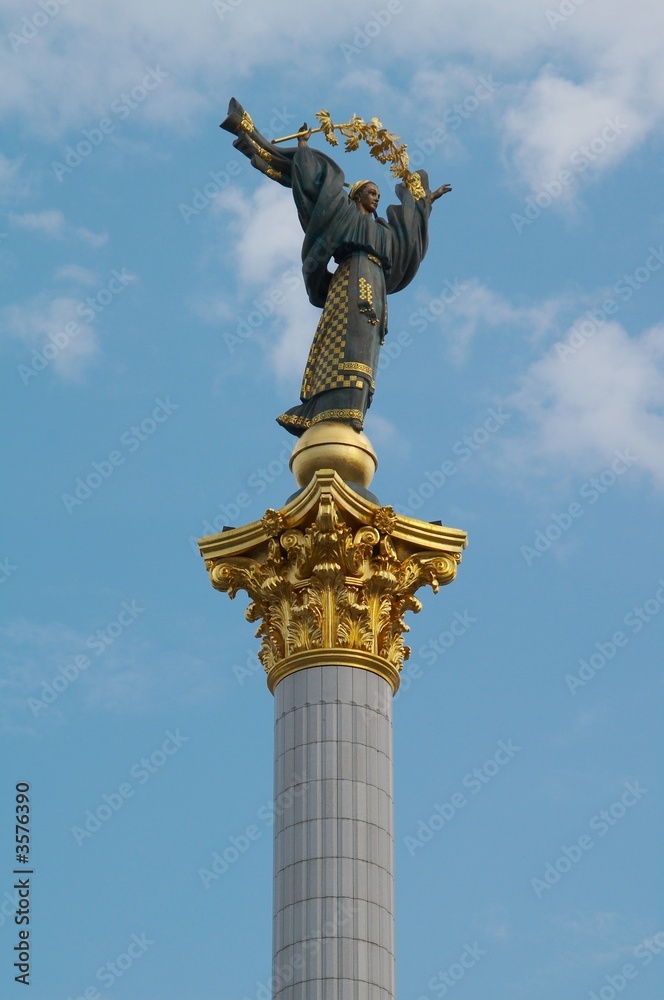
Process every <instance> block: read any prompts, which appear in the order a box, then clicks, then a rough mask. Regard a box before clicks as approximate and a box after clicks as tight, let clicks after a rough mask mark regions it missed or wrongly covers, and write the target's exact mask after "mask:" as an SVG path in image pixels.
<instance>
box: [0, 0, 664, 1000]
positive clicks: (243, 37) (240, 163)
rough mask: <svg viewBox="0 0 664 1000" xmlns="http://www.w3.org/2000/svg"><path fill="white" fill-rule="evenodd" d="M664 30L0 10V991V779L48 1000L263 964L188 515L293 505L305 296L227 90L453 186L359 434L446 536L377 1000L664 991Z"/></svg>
mask: <svg viewBox="0 0 664 1000" xmlns="http://www.w3.org/2000/svg"><path fill="white" fill-rule="evenodd" d="M663 30H664V14H663V13H662V8H661V5H660V4H658V3H655V2H654V0H634V2H633V3H632V4H631V5H630V7H629V11H628V12H626V11H625V8H624V5H622V4H619V3H618V2H617V0H605V2H603V3H602V4H601V6H600V5H599V4H598V3H597V2H593V0H586V2H575V0H562V2H561V3H560V4H559V5H558V4H557V3H555V2H554V4H553V5H552V6H550V7H547V6H546V3H544V2H543V3H541V4H540V3H535V2H532V0H528V2H527V3H523V2H522V0H505V2H504V3H502V4H500V5H496V4H494V3H491V2H489V0H476V2H474V3H462V2H461V0H450V2H448V3H445V4H440V5H435V4H431V3H427V2H425V0H413V2H411V3H409V4H408V5H407V6H406V4H405V3H404V2H403V0H401V3H399V2H397V0H391V3H390V4H389V6H388V5H387V4H386V3H383V0H378V2H377V3H363V2H361V3H356V2H351V0H338V2H337V4H336V5H335V7H334V11H333V10H332V7H330V6H329V5H305V4H304V3H298V2H296V0H284V2H283V3H281V4H268V3H267V2H265V0H227V2H226V0H217V2H216V3H215V4H212V3H210V2H207V0H191V2H189V3H188V4H186V5H184V4H175V3H172V2H170V0H169V2H160V3H157V2H151V0H132V2H131V3H130V2H129V0H118V2H116V3H114V4H113V5H102V4H99V5H92V4H81V3H77V2H75V0H74V2H71V3H62V2H61V0H35V2H34V3H32V4H28V3H25V2H19V0H5V3H4V4H3V13H2V29H1V31H2V34H1V35H0V39H1V41H0V44H1V45H2V46H3V49H4V51H3V58H2V60H1V68H0V114H1V115H2V119H3V130H2V143H1V146H0V203H1V204H0V234H1V235H0V270H1V272H2V277H3V279H4V280H3V288H4V289H5V293H4V296H3V300H2V304H1V306H0V333H1V340H0V343H1V344H2V351H3V361H4V364H3V375H2V379H3V385H2V397H3V401H4V402H5V404H6V417H5V434H4V435H3V448H4V457H3V468H4V470H5V477H4V481H5V491H4V492H5V500H6V507H7V513H6V516H5V519H4V530H3V541H2V545H1V550H0V561H1V569H0V580H1V583H0V592H1V594H2V602H3V615H2V625H1V629H2V639H3V642H2V648H3V670H2V680H1V682H0V683H1V685H2V687H1V694H2V716H1V718H2V727H1V732H2V753H1V755H0V762H1V763H0V768H1V774H2V783H1V788H2V796H1V797H2V802H1V806H0V817H1V820H0V834H1V837H0V843H2V845H4V846H3V847H2V850H0V897H1V898H2V905H0V976H1V977H2V978H1V983H2V995H3V996H6V997H13V996H15V995H16V996H20V995H22V993H21V990H22V989H23V987H22V986H21V985H20V984H16V983H14V979H13V977H14V971H13V969H12V961H13V958H12V956H13V951H12V949H13V947H14V945H15V944H16V941H17V938H16V934H17V928H16V927H15V925H14V923H13V907H14V908H15V903H14V896H13V893H14V890H13V888H12V885H13V876H12V869H13V857H14V854H13V840H14V835H13V820H14V794H15V793H14V789H15V786H16V783H17V782H28V783H29V784H30V786H31V793H30V794H31V797H32V810H33V812H32V816H33V819H32V836H33V849H34V853H33V858H34V875H33V876H32V879H33V884H32V890H33V892H32V911H31V916H32V923H31V932H32V933H31V938H30V941H31V948H32V951H33V959H32V983H33V985H32V991H31V994H30V995H31V996H32V997H33V998H34V1000H67V998H69V997H72V998H75V997H84V996H85V997H88V998H94V1000H96V997H97V996H102V997H106V996H107V995H109V996H110V997H111V998H112V1000H139V998H140V1000H152V998H154V1000H157V998H158V1000H182V998H185V997H196V998H198V1000H255V998H260V997H261V996H264V995H265V986H264V985H263V984H264V983H265V982H266V980H267V979H268V978H269V975H270V957H271V867H272V852H271V809H270V800H271V786H272V711H273V706H272V696H271V695H270V694H269V692H268V690H267V688H266V685H265V682H264V679H263V677H262V673H261V670H259V669H257V662H256V659H255V654H256V651H257V642H256V640H255V639H254V638H253V628H252V626H251V625H249V624H248V623H247V622H246V621H245V620H244V614H243V612H244V607H245V605H246V601H244V600H243V598H242V595H240V596H239V597H238V598H237V600H236V601H235V602H234V603H231V602H229V601H228V600H227V598H225V597H224V596H222V595H219V594H217V593H216V592H215V591H213V590H212V588H211V587H210V585H209V582H208V580H207V577H206V574H205V571H204V569H203V565H202V563H201V560H200V557H199V556H198V554H197V552H196V546H195V539H196V538H198V537H199V536H200V535H202V534H204V533H207V532H209V531H211V530H215V527H220V526H221V525H222V524H224V523H231V524H237V523H244V522H248V521H251V520H255V519H257V518H259V517H261V516H262V514H263V513H264V511H265V510H266V509H267V508H268V507H274V508H276V507H279V506H280V505H282V504H283V502H284V501H285V499H286V498H287V497H288V496H289V495H290V494H291V493H292V492H293V488H294V484H293V480H292V477H291V474H290V473H289V471H288V464H287V459H288V453H289V450H290V447H291V446H292V443H293V439H292V438H291V437H290V436H289V435H287V434H286V433H285V432H284V431H282V430H281V429H280V428H279V427H278V426H277V424H276V423H275V419H274V418H275V417H276V416H277V414H279V413H281V412H282V411H283V410H284V409H286V408H287V407H290V406H292V405H294V404H295V403H296V402H297V395H298V391H299V384H300V378H301V373H302V367H303V364H304V360H305V358H306V352H307V349H308V345H309V343H310V340H311V336H312V333H313V330H314V329H315V324H316V321H317V311H316V310H315V309H314V308H313V307H311V306H310V305H309V304H308V302H307V300H306V296H305V293H304V289H303V286H302V282H301V277H300V273H299V253H300V245H301V232H300V230H299V226H298V223H297V216H296V213H295V209H294V206H293V204H292V200H291V195H290V192H289V191H287V190H285V189H283V188H280V187H279V186H278V185H276V184H274V183H272V182H269V181H267V180H266V179H263V178H261V177H260V176H259V174H258V173H257V172H256V171H254V170H253V169H252V168H251V167H250V166H249V164H248V162H247V161H246V160H245V159H244V158H243V157H241V156H240V154H238V153H237V152H236V151H235V150H234V149H233V148H232V145H231V137H230V136H229V135H228V134H227V133H224V132H221V131H220V130H219V128H218V123H219V122H220V121H221V120H222V119H223V117H224V116H225V114H226V108H227V103H228V100H229V98H230V97H231V96H235V97H237V98H238V99H239V100H240V101H241V103H242V104H243V105H244V106H245V107H246V108H247V109H248V110H249V111H250V113H251V115H252V116H253V117H254V119H255V121H256V123H257V125H258V127H259V128H261V130H262V131H263V132H264V133H267V134H270V135H272V136H278V135H283V134H287V133H290V132H293V131H295V130H296V129H297V127H298V126H299V124H300V123H301V122H302V121H303V120H304V119H306V120H308V121H309V122H313V119H314V115H315V113H316V112H317V111H319V110H320V109H321V108H327V109H328V110H329V111H330V113H331V114H332V116H333V118H334V119H335V120H341V121H345V120H347V118H348V117H349V116H350V115H351V114H352V113H354V112H355V113H357V114H358V115H361V116H363V117H364V118H370V117H371V116H374V115H375V116H378V117H380V118H381V119H382V121H383V123H384V124H385V125H386V127H387V128H389V129H390V130H392V131H393V132H396V133H398V134H399V135H400V136H402V137H403V139H404V141H406V142H407V143H408V146H409V150H410V152H411V153H412V154H413V158H414V163H415V165H416V166H421V167H423V168H425V169H426V170H427V171H428V172H429V174H430V177H431V180H432V183H433V184H436V185H438V184H442V183H444V182H449V183H451V184H452V187H453V192H452V193H451V194H450V195H448V196H446V197H445V198H444V199H443V200H442V201H440V202H438V203H437V204H436V205H435V206H434V210H433V214H432V218H431V226H430V249H429V252H428V255H427V257H426V259H425V261H424V263H423V265H422V267H421V269H420V272H419V274H418V277H417V280H416V281H415V282H414V283H413V284H412V285H411V286H410V287H409V288H408V289H407V290H405V291H404V292H402V293H400V294H398V295H395V296H393V297H391V301H390V334H389V337H388V340H387V343H386V347H385V350H384V353H383V357H382V362H381V371H380V377H379V381H378V386H377V390H376V396H375V401H374V405H373V407H372V409H371V411H370V413H369V415H368V419H367V428H366V429H367V432H368V434H369V437H370V438H371V440H372V442H373V444H374V446H375V448H376V450H377V452H378V455H379V462H380V466H379V469H378V472H377V474H376V477H375V479H374V483H373V487H372V488H373V489H374V491H375V492H376V493H377V495H378V496H379V498H380V500H381V502H382V503H384V504H392V505H393V506H394V507H395V508H396V509H398V510H401V511H403V512H405V513H412V514H414V515H415V516H418V517H421V518H423V519H425V520H433V519H441V520H442V521H443V523H445V524H448V525H450V526H453V527H458V528H463V529H464V530H466V531H467V532H468V535H469V547H468V550H467V553H466V554H465V556H464V560H463V563H462V566H461V569H460V572H459V576H458V579H457V580H456V581H455V582H454V584H452V586H450V587H448V588H445V589H444V590H443V591H442V592H441V593H440V594H439V595H438V596H434V595H433V594H431V593H427V594H424V595H423V597H424V609H423V611H422V612H421V613H420V615H419V616H417V617H412V620H411V621H410V625H411V629H412V631H411V635H410V645H411V647H412V656H411V659H410V661H409V662H408V664H407V670H406V673H405V676H404V684H403V689H402V691H401V693H400V694H399V695H398V697H397V700H396V703H395V706H394V708H395V713H394V715H395V755H396V762H395V795H396V851H395V853H396V857H395V860H396V878H397V901H396V902H397V910H396V918H397V983H398V996H399V998H400V1000H434V998H436V997H439V996H445V995H447V994H448V993H450V992H451V991H452V989H453V995H454V997H455V998H457V1000H464V998H468V1000H475V998H476V997H479V996H489V995H490V996H492V997H497V998H501V1000H502V998H505V1000H508V998H509V1000H560V998H561V997H564V998H570V1000H572V998H579V1000H583V998H588V997H591V996H593V994H594V995H595V996H599V997H601V998H602V1000H606V998H609V997H612V996H613V995H617V993H618V992H620V993H621V994H622V995H624V997H625V998H627V1000H629V998H630V997H634V1000H637V998H638V1000H659V997H660V996H661V982H662V977H663V975H664V934H663V933H662V932H663V931H664V917H663V914H662V910H661V861H660V849H659V848H660V842H661V832H660V831H661V818H662V817H661V813H662V787H661V778H660V768H659V767H658V761H659V760H660V759H661V750H662V747H661V685H662V680H661V676H662V675H661V662H662V629H663V628H664V614H663V613H662V610H663V609H664V543H663V540H662V531H661V503H662V489H663V487H664V446H663V444H662V442H663V441H664V410H663V398H664V317H663V315H662V285H663V275H664V246H663V244H662V238H663V236H662V231H663V227H662V221H663V214H664V212H663V208H662V198H661V183H662V167H661V163H662V125H663V121H664V69H663V68H662V60H661V38H662V31H663ZM312 143H316V144H317V146H318V148H321V149H322V148H324V143H323V142H322V140H321V139H320V137H318V138H314V139H312ZM338 156H339V158H340V159H341V160H342V162H343V166H344V169H345V170H346V174H347V176H348V177H349V178H350V179H351V180H354V179H356V178H360V177H372V176H373V177H375V179H376V180H377V182H378V183H379V184H380V185H381V188H382V205H383V206H385V205H387V204H389V203H390V201H391V200H392V198H391V197H390V192H391V189H392V185H391V182H390V180H389V177H388V176H386V174H385V168H379V169H378V170H376V169H375V166H374V165H373V164H372V163H371V162H370V161H369V158H368V156H367V155H366V154H365V153H363V152H357V153H354V154H351V155H345V154H343V153H339V154H338ZM77 491H78V492H77ZM49 692H50V693H49ZM95 814H98V815H101V816H102V817H103V820H100V819H97V820H96V824H97V828H95V829H93V830H92V832H90V831H89V830H88V831H86V832H83V833H82V832H81V831H84V830H85V823H86V819H87V821H88V825H89V826H92V827H95V819H94V817H95ZM91 816H92V820H91V819H90V817H91ZM248 828H252V829H253V831H254V832H253V835H252V837H249V836H248V835H247V832H246V831H247V830H248ZM256 831H257V834H256ZM233 845H236V847H235V854H237V858H236V859H235V860H234V861H233V862H232V863H231V864H229V866H228V870H227V871H225V872H223V874H220V875H219V877H218V878H216V879H214V880H208V882H207V885H204V879H202V878H201V876H200V869H206V868H207V869H208V870H209V867H210V865H211V864H212V859H213V857H214V855H215V852H217V853H219V854H223V852H224V851H226V852H227V855H226V856H227V857H230V858H234V853H233ZM237 845H241V846H242V848H243V849H242V850H240V849H239V848H238V847H237ZM245 848H246V849H245ZM229 849H230V850H229ZM547 879H548V881H547ZM464 954H465V955H466V961H465V965H462V964H460V960H461V956H462V955H464ZM468 956H471V957H468ZM459 969H463V975H462V976H461V977H458V971H459ZM113 970H115V971H113ZM455 976H456V977H458V978H456V979H455ZM447 983H449V984H452V983H453V984H454V985H453V986H452V985H447ZM86 991H87V992H86ZM612 991H613V992H612Z"/></svg>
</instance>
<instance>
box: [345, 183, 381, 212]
mask: <svg viewBox="0 0 664 1000" xmlns="http://www.w3.org/2000/svg"><path fill="white" fill-rule="evenodd" d="M348 197H349V199H350V200H351V201H354V202H355V204H356V205H357V207H358V210H359V211H360V212H362V214H363V215H375V214H376V210H377V209H378V202H379V201H380V191H379V190H378V185H377V184H374V182H373V181H356V182H355V184H353V185H352V187H351V189H350V192H349V194H348Z"/></svg>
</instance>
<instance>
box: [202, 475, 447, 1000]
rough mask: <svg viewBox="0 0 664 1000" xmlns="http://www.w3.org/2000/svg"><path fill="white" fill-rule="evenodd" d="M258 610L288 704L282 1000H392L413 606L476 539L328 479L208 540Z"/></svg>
mask: <svg viewBox="0 0 664 1000" xmlns="http://www.w3.org/2000/svg"><path fill="white" fill-rule="evenodd" d="M199 544H200V548H201V553H202V554H203V556H204V557H205V560H206V566H207V568H208V569H209V571H210V579H211V582H212V585H213V586H214V587H215V588H216V589H218V590H221V591H224V592H226V593H228V594H229V595H230V596H231V597H235V595H236V593H237V591H238V590H245V591H246V592H247V593H248V594H249V597H250V598H251V604H250V605H249V607H248V609H247V612H246V616H247V618H248V619H249V620H250V621H253V622H259V626H258V630H257V632H256V635H257V636H258V637H260V638H261V640H262V644H261V651H260V653H259V657H260V660H261V662H262V663H263V665H264V667H265V670H266V673H267V683H268V687H269V688H270V690H271V691H272V692H273V693H274V696H275V777H274V796H275V816H276V823H275V829H274V838H275V839H274V934H273V957H274V961H273V975H272V990H273V997H274V1000H394V989H395V987H394V868H393V865H394V831H393V802H392V695H393V694H394V692H395V691H396V690H397V689H398V687H399V675H400V671H401V667H402V663H403V660H404V659H405V658H407V657H408V655H409V652H410V651H409V650H408V647H407V646H405V645H404V643H403V633H404V632H405V631H407V630H408V626H407V625H406V623H405V621H404V615H405V613H406V612H407V611H415V612H417V611H419V610H420V607H421V604H420V602H419V600H418V599H417V597H415V592H416V591H417V590H419V589H420V588H421V587H422V586H424V585H425V584H428V585H430V586H431V587H432V588H433V589H434V591H436V590H438V588H439V586H441V585H443V584H448V583H450V582H451V581H452V580H453V579H454V577H455V575H456V572H457V566H458V563H459V561H460V559H461V551H462V549H463V548H464V546H465V544H466V535H465V533H464V532H463V531H458V530H456V529H454V528H445V527H443V526H442V525H439V524H430V523H427V522H423V521H416V520H414V519H413V518H408V517H402V516H400V515H397V514H395V512H394V511H393V510H392V508H391V507H381V506H379V505H378V504H376V503H372V502H371V501H370V500H369V499H367V498H365V497H363V496H361V495H360V494H359V493H358V492H356V491H354V490H353V489H352V488H350V487H349V486H348V485H347V484H346V483H345V482H344V481H343V480H342V479H341V478H340V476H339V475H338V474H337V473H335V472H333V471H332V470H322V471H317V472H315V474H314V475H313V478H312V479H311V481H310V482H309V484H308V485H307V486H306V487H304V489H302V491H301V492H300V493H299V494H297V495H296V497H295V498H294V499H293V500H292V501H291V502H289V503H288V504H287V505H286V506H285V507H283V508H282V509H281V510H278V511H275V510H268V511H266V513H265V514H264V516H263V518H262V519H261V520H260V521H255V522H254V523H253V524H249V525H246V526H244V527H241V528H234V529H231V530H229V531H225V532H222V533H221V534H219V535H212V536H209V537H207V538H204V539H202V540H201V541H200V543H199Z"/></svg>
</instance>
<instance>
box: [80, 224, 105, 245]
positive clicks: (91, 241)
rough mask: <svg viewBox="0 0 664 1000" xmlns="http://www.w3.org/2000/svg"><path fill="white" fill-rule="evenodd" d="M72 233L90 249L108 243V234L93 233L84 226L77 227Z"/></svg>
mask: <svg viewBox="0 0 664 1000" xmlns="http://www.w3.org/2000/svg"><path fill="white" fill-rule="evenodd" d="M74 233H75V234H76V236H78V238H79V239H80V240H81V241H82V242H83V243H87V244H88V245H89V246H91V247H103V246H105V245H106V244H107V243H108V233H94V232H93V231H92V230H91V229H86V228H85V226H78V228H77V229H75V230H74Z"/></svg>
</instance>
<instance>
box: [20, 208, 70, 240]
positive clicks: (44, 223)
mask: <svg viewBox="0 0 664 1000" xmlns="http://www.w3.org/2000/svg"><path fill="white" fill-rule="evenodd" d="M9 221H10V223H11V224H12V226H16V227H17V228H19V229H28V230H31V231H32V232H37V233H43V234H44V235H46V236H52V237H54V238H55V239H62V237H63V236H64V233H65V228H66V221H65V217H64V215H63V213H62V212H61V211H60V209H57V208H51V209H46V210H45V211H43V212H25V213H24V214H23V215H18V214H17V213H16V212H10V213H9Z"/></svg>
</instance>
